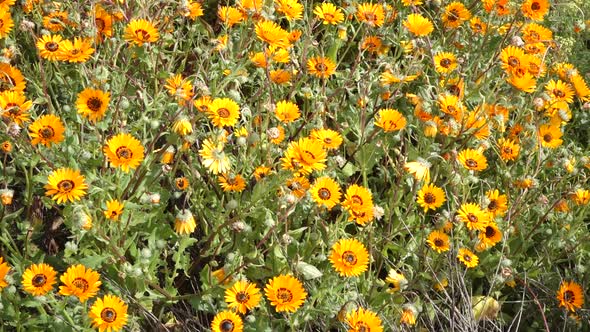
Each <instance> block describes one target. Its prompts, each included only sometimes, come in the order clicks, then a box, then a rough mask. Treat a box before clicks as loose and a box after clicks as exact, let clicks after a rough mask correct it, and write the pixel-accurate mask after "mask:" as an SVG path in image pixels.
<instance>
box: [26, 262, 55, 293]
mask: <svg viewBox="0 0 590 332" xmlns="http://www.w3.org/2000/svg"><path fill="white" fill-rule="evenodd" d="M56 275H57V272H55V270H54V269H53V267H51V266H50V265H48V264H45V263H41V264H33V265H31V266H29V267H28V268H27V269H26V270H25V272H23V278H22V285H23V289H24V291H25V292H27V293H30V294H32V295H34V296H40V295H45V294H47V293H49V292H50V291H51V290H52V289H53V285H54V284H55V282H56V280H55V276H56Z"/></svg>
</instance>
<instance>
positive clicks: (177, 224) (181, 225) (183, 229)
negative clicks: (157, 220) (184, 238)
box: [174, 209, 197, 235]
mask: <svg viewBox="0 0 590 332" xmlns="http://www.w3.org/2000/svg"><path fill="white" fill-rule="evenodd" d="M195 228H197V223H196V221H195V217H194V216H193V214H192V213H191V212H190V211H189V210H186V209H184V210H181V211H180V212H178V214H177V215H176V218H175V219H174V231H175V232H176V233H177V234H179V235H188V234H191V233H192V232H194V231H195Z"/></svg>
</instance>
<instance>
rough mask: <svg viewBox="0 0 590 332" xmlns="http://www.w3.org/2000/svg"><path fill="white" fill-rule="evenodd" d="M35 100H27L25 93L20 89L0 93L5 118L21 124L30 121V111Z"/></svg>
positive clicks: (0, 108)
mask: <svg viewBox="0 0 590 332" xmlns="http://www.w3.org/2000/svg"><path fill="white" fill-rule="evenodd" d="M32 106H33V102H32V101H30V100H27V98H26V97H25V95H24V94H23V93H22V92H19V91H3V92H1V93H0V110H2V111H1V114H2V116H3V117H4V118H7V119H9V120H11V121H14V122H15V123H16V124H18V125H19V126H22V125H24V124H25V123H26V122H29V116H30V115H29V113H28V111H29V110H30V109H31V107H32Z"/></svg>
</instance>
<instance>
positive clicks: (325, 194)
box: [318, 188, 332, 200]
mask: <svg viewBox="0 0 590 332" xmlns="http://www.w3.org/2000/svg"><path fill="white" fill-rule="evenodd" d="M318 196H320V198H321V199H323V200H327V199H330V197H331V196H332V194H331V193H330V190H328V189H327V188H320V190H318Z"/></svg>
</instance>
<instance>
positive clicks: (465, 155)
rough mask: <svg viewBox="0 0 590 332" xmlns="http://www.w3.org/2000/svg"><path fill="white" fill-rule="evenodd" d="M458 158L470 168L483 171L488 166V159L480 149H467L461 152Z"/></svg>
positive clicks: (464, 165)
mask: <svg viewBox="0 0 590 332" xmlns="http://www.w3.org/2000/svg"><path fill="white" fill-rule="evenodd" d="M457 159H458V160H459V162H460V163H461V165H463V167H465V168H466V169H468V170H471V171H483V170H484V169H486V168H488V160H487V159H486V157H485V156H484V155H483V153H482V152H481V151H480V150H475V149H465V150H463V151H461V152H459V155H458V156H457Z"/></svg>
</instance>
